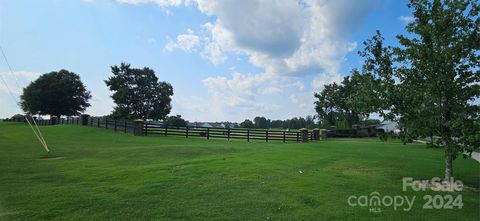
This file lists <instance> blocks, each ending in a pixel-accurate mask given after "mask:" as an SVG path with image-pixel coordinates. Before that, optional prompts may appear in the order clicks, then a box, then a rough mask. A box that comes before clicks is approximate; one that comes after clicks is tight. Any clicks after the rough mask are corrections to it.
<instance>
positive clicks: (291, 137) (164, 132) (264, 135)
mask: <svg viewBox="0 0 480 221" xmlns="http://www.w3.org/2000/svg"><path fill="white" fill-rule="evenodd" d="M143 132H144V135H145V136H183V137H186V138H188V137H205V138H206V139H211V138H223V139H227V140H230V139H243V140H247V141H248V142H250V140H263V141H266V142H269V141H282V142H299V141H301V133H300V131H284V130H265V129H246V128H221V127H213V128H212V127H191V126H185V127H176V126H171V125H166V124H161V123H149V122H147V123H145V124H144V129H143ZM308 138H309V140H313V139H314V135H313V132H311V131H309V132H308Z"/></svg>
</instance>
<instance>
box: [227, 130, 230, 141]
mask: <svg viewBox="0 0 480 221" xmlns="http://www.w3.org/2000/svg"><path fill="white" fill-rule="evenodd" d="M227 140H230V127H229V128H228V130H227Z"/></svg>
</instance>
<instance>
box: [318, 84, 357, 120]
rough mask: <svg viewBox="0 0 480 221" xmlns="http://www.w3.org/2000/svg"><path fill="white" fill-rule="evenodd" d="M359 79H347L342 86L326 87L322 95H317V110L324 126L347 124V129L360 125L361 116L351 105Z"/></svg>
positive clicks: (332, 85)
mask: <svg viewBox="0 0 480 221" xmlns="http://www.w3.org/2000/svg"><path fill="white" fill-rule="evenodd" d="M356 79H357V78H352V77H349V76H347V77H345V78H344V79H343V81H342V82H341V83H340V84H337V83H332V84H328V85H325V87H324V89H323V90H322V91H321V92H320V93H315V94H314V96H315V97H316V98H317V101H315V110H316V111H317V115H318V116H319V120H320V123H321V124H322V125H323V126H326V127H328V126H338V125H339V124H340V122H346V124H347V125H346V127H351V126H352V125H353V124H358V123H359V121H360V118H361V114H360V113H359V112H357V110H356V109H355V108H354V106H352V104H350V103H349V99H350V97H352V94H353V93H354V91H355V90H356V87H357V85H356V84H357V82H356Z"/></svg>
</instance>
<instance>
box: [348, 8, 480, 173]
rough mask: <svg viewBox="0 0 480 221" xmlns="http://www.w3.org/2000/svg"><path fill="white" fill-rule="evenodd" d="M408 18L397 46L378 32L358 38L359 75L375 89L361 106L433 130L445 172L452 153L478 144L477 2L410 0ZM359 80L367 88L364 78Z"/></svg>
mask: <svg viewBox="0 0 480 221" xmlns="http://www.w3.org/2000/svg"><path fill="white" fill-rule="evenodd" d="M408 7H409V8H411V9H413V15H414V17H415V20H414V21H413V22H412V23H410V24H408V25H407V28H406V29H407V31H408V32H409V33H410V34H409V35H408V36H404V35H399V36H397V38H398V40H399V43H400V46H399V47H385V46H384V45H383V37H381V35H380V34H379V33H377V34H376V35H375V36H374V37H373V38H372V39H371V40H369V41H367V42H366V43H365V45H366V48H365V51H364V52H362V53H361V55H362V56H363V57H364V58H365V65H364V66H363V68H362V73H361V75H363V79H368V80H364V81H363V83H365V84H371V85H373V86H372V90H370V91H368V90H364V91H361V92H359V93H360V94H362V96H359V97H358V99H357V101H358V102H359V103H361V102H362V101H364V99H365V98H366V97H367V95H366V94H375V95H376V96H375V97H374V98H375V99H373V100H372V101H370V102H365V103H364V106H370V110H371V111H378V112H380V113H382V115H384V116H386V117H388V118H394V117H400V122H401V123H402V125H403V126H404V127H406V128H407V132H408V131H410V132H411V133H412V134H416V135H421V136H433V135H438V136H440V139H439V140H438V142H439V145H442V146H443V147H444V148H445V179H451V178H452V177H453V160H454V159H455V158H456V157H457V156H458V155H459V154H462V153H465V152H466V153H471V152H472V151H473V150H474V149H475V148H478V147H479V144H480V134H479V132H478V131H480V128H479V126H480V125H479V112H480V108H479V106H478V104H475V102H474V101H475V99H478V98H479V97H480V84H479V81H480V72H479V69H478V67H479V61H480V53H479V48H480V35H479V22H480V21H479V16H478V13H479V10H480V9H479V5H478V2H476V1H469V0H462V1H460V0H459V1H440V0H433V1H427V0H411V1H410V3H409V4H408ZM364 88H367V87H366V86H365V87H364Z"/></svg>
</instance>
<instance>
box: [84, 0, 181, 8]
mask: <svg viewBox="0 0 480 221" xmlns="http://www.w3.org/2000/svg"><path fill="white" fill-rule="evenodd" d="M89 1H93V0H89ZM116 1H117V2H118V3H122V4H145V3H154V4H157V5H158V6H160V7H170V6H180V5H181V4H182V2H183V1H182V0H116Z"/></svg>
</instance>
